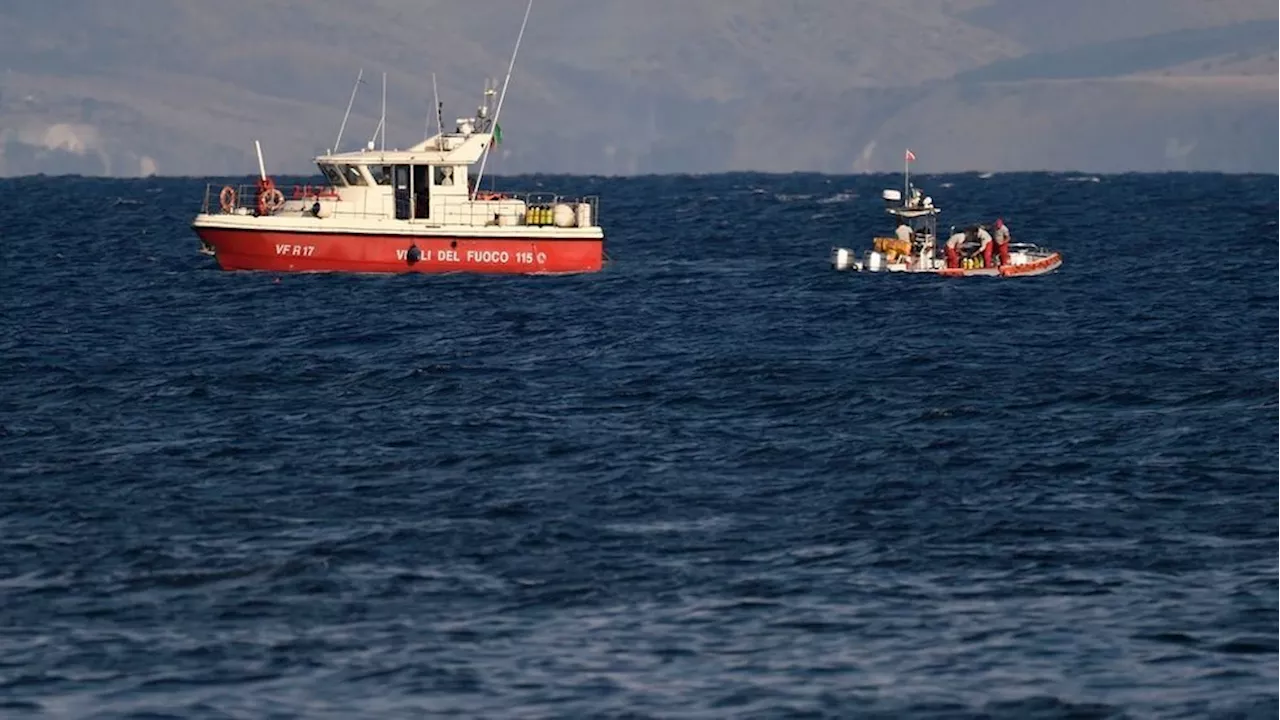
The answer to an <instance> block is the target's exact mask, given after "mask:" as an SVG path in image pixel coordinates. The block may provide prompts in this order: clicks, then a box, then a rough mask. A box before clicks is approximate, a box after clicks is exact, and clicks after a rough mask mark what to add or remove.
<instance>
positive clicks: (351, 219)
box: [192, 3, 604, 274]
mask: <svg viewBox="0 0 1280 720" xmlns="http://www.w3.org/2000/svg"><path fill="white" fill-rule="evenodd" d="M531 4H532V3H531ZM525 21H526V22H527V21H528V13H527V11H526V14H525ZM523 32H524V29H523V26H522V28H521V35H523ZM516 49H517V50H518V49H519V38H517V41H516ZM511 60H512V65H514V63H515V54H514V52H513V54H512V58H511ZM507 81H508V82H509V81H510V69H508V74H507ZM383 82H384V91H383V92H384V100H383V103H384V108H385V78H384V81H383ZM358 86H359V80H357V87H358ZM494 94H495V91H494V90H493V89H492V88H488V87H486V89H485V94H484V97H485V99H484V104H483V105H481V106H480V107H479V109H478V110H477V112H476V116H475V117H470V118H459V119H458V120H457V124H456V127H455V128H454V130H453V131H452V132H444V131H443V130H439V125H440V124H442V123H441V119H440V117H439V114H438V113H437V127H438V132H437V133H436V134H435V135H433V136H431V137H428V138H426V139H425V140H423V141H422V142H420V143H418V144H416V145H414V146H412V147H410V148H408V149H405V150H386V149H385V143H386V130H385V127H386V125H385V110H384V113H383V121H382V122H381V123H380V125H379V127H380V129H381V132H382V137H383V140H382V143H383V149H382V150H375V149H374V142H373V141H370V142H369V143H368V144H367V146H366V147H364V148H362V149H361V150H358V151H355V152H343V153H338V152H331V153H327V154H325V155H321V156H318V157H316V158H315V163H316V165H317V166H318V167H319V169H320V172H321V173H322V174H323V175H324V178H325V181H326V182H325V183H324V184H321V185H319V186H300V187H293V188H290V189H288V190H282V189H281V188H278V187H276V186H275V183H274V182H273V181H272V179H271V178H270V177H268V175H267V173H266V169H265V166H264V164H263V161H262V150H261V146H258V147H257V149H258V171H259V179H258V181H257V183H256V184H255V185H250V186H241V187H233V186H230V185H228V186H225V187H221V188H219V187H217V186H212V185H211V186H209V187H207V188H206V190H205V199H204V207H203V208H202V210H201V212H200V214H199V215H197V216H196V218H195V221H194V222H193V223H192V228H193V229H194V230H195V233H196V234H197V235H198V236H199V237H200V240H201V243H202V245H203V248H202V250H203V252H205V253H206V254H211V255H213V256H214V257H215V258H216V259H217V262H218V265H219V266H220V267H222V268H223V269H224V270H268V271H273V272H359V273H407V272H418V273H452V272H480V273H508V274H554V273H585V272H595V271H598V270H600V269H601V266H602V265H603V260H604V231H603V230H602V229H601V228H600V225H599V218H598V212H599V199H598V198H596V197H565V196H560V195H556V194H552V193H524V194H517V193H494V192H488V193H486V192H480V191H479V190H478V189H477V188H478V187H479V181H480V180H481V179H482V178H483V171H484V161H485V159H486V158H487V155H488V153H489V152H491V151H492V148H493V144H494V141H495V139H496V140H497V141H501V128H500V126H499V125H498V124H497V119H498V115H499V114H500V113H501V109H502V101H501V99H499V101H498V107H497V111H496V112H495V113H494V114H493V117H490V110H489V102H490V98H491V97H492V96H493V95H494ZM503 94H504V96H505V85H504V89H503ZM354 98H355V91H354V90H353V92H352V100H353V101H354ZM438 107H439V103H438V102H437V108H438ZM347 112H348V115H349V114H350V106H348V108H347ZM345 125H346V119H345V118H344V120H343V126H344V127H345ZM376 135H377V133H375V137H376ZM339 142H341V131H339ZM255 145H257V144H256V143H255ZM477 163H478V164H479V172H478V173H476V174H475V175H474V176H473V175H472V174H471V169H472V167H473V166H475V165H476V164H477Z"/></svg>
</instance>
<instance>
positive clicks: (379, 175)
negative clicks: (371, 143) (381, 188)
mask: <svg viewBox="0 0 1280 720" xmlns="http://www.w3.org/2000/svg"><path fill="white" fill-rule="evenodd" d="M369 174H370V175H372V176H373V182H374V183H376V184H378V185H390V184H391V166H390V165H370V166H369Z"/></svg>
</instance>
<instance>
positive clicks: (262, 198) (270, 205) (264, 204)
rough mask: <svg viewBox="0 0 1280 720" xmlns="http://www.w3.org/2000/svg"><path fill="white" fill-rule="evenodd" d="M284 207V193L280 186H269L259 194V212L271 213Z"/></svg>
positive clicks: (261, 213) (262, 213)
mask: <svg viewBox="0 0 1280 720" xmlns="http://www.w3.org/2000/svg"><path fill="white" fill-rule="evenodd" d="M282 207H284V193H282V192H280V189H279V188H274V187H273V188H269V189H267V190H265V191H263V192H262V193H260V194H259V195H258V214H259V215H270V214H271V213H273V212H275V211H277V210H279V209H280V208H282Z"/></svg>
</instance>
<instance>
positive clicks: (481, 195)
mask: <svg viewBox="0 0 1280 720" xmlns="http://www.w3.org/2000/svg"><path fill="white" fill-rule="evenodd" d="M476 199H477V200H506V199H507V196H506V195H504V194H502V193H498V192H478V193H476Z"/></svg>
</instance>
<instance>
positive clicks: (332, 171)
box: [320, 164, 347, 187]
mask: <svg viewBox="0 0 1280 720" xmlns="http://www.w3.org/2000/svg"><path fill="white" fill-rule="evenodd" d="M320 172H322V173H324V178H325V180H328V181H329V184H330V185H333V186H334V187H342V186H343V185H346V184H347V183H346V181H345V180H343V179H342V173H340V172H338V169H337V168H335V167H334V166H332V165H327V164H322V165H321V166H320Z"/></svg>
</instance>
